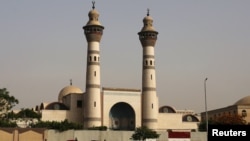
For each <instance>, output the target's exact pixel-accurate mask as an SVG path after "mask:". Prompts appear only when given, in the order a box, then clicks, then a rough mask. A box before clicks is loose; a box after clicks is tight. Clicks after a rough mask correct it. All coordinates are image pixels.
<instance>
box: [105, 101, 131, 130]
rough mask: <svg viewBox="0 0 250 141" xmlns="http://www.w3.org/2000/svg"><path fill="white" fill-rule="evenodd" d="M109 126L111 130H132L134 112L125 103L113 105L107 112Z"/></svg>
mask: <svg viewBox="0 0 250 141" xmlns="http://www.w3.org/2000/svg"><path fill="white" fill-rule="evenodd" d="M109 123H110V124H109V125H110V127H109V128H110V129H112V130H134V129H135V111H134V109H133V108H132V107H131V106H130V105H129V104H128V103H125V102H119V103H116V104H115V105H113V106H112V107H111V109H110V112H109Z"/></svg>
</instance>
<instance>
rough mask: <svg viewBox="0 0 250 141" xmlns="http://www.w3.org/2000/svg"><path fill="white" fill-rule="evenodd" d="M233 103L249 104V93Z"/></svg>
mask: <svg viewBox="0 0 250 141" xmlns="http://www.w3.org/2000/svg"><path fill="white" fill-rule="evenodd" d="M234 105H250V95H249V96H246V97H243V98H241V99H240V100H238V101H237V102H236V103H235V104H234Z"/></svg>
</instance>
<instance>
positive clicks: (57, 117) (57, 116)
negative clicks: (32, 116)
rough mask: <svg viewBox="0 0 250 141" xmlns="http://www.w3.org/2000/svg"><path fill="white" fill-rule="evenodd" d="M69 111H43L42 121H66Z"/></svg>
mask: <svg viewBox="0 0 250 141" xmlns="http://www.w3.org/2000/svg"><path fill="white" fill-rule="evenodd" d="M67 112H68V111H65V110H42V111H41V113H42V118H41V120H42V121H59V122H60V121H64V120H65V119H66V117H67V116H66V115H67Z"/></svg>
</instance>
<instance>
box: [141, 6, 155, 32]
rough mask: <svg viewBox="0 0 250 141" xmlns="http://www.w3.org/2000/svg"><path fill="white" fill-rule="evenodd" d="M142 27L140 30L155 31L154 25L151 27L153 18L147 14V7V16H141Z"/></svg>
mask: <svg viewBox="0 0 250 141" xmlns="http://www.w3.org/2000/svg"><path fill="white" fill-rule="evenodd" d="M143 25H144V26H143V27H142V29H141V31H154V32H156V31H155V29H154V27H153V18H152V17H151V16H150V15H149V9H148V13H147V16H146V17H144V18H143Z"/></svg>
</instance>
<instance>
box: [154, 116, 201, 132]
mask: <svg viewBox="0 0 250 141" xmlns="http://www.w3.org/2000/svg"><path fill="white" fill-rule="evenodd" d="M182 116H183V115H182V114H178V113H159V115H158V130H165V131H166V130H167V129H178V130H192V129H193V130H197V129H198V125H197V122H183V121H182Z"/></svg>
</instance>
